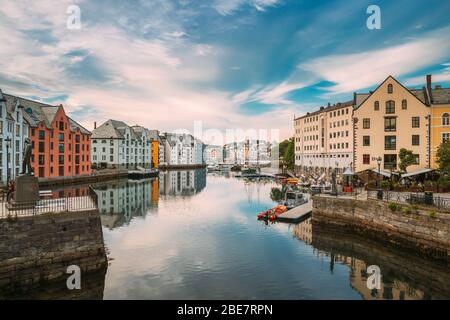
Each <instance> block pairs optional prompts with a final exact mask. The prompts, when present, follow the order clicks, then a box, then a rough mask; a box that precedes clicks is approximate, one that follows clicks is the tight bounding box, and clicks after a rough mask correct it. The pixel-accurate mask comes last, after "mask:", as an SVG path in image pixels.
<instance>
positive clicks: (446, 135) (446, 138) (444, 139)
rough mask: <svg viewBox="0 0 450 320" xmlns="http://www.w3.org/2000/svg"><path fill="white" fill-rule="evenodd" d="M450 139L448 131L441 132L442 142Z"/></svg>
mask: <svg viewBox="0 0 450 320" xmlns="http://www.w3.org/2000/svg"><path fill="white" fill-rule="evenodd" d="M449 140H450V133H448V132H445V133H443V134H442V143H444V142H447V141H449Z"/></svg>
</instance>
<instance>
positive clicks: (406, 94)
mask: <svg viewBox="0 0 450 320" xmlns="http://www.w3.org/2000/svg"><path fill="white" fill-rule="evenodd" d="M425 95H426V90H425V89H419V90H416V89H414V90H410V89H407V88H405V87H404V86H403V85H402V84H400V83H399V82H398V81H397V80H396V79H394V78H393V77H392V76H389V77H388V78H387V79H386V80H385V81H383V83H381V84H380V85H379V86H378V88H376V89H375V90H374V91H373V92H371V93H366V94H358V93H355V95H354V110H353V122H354V134H355V137H354V159H353V163H354V164H355V165H354V170H355V171H356V172H361V171H364V170H367V169H375V170H377V169H378V163H377V159H378V158H381V170H386V171H388V172H389V171H391V170H392V171H396V170H398V164H399V159H398V153H399V151H400V149H401V148H406V149H408V150H412V151H413V153H414V155H415V158H416V161H415V164H414V165H412V166H410V167H408V171H411V172H413V171H417V170H419V169H423V168H428V167H429V165H430V159H429V152H428V150H429V118H430V116H429V114H430V108H429V107H428V106H427V105H426V99H425Z"/></svg>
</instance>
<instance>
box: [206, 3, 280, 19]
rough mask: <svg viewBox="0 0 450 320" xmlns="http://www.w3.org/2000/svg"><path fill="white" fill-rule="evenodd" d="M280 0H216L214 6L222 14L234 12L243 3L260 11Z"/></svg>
mask: <svg viewBox="0 0 450 320" xmlns="http://www.w3.org/2000/svg"><path fill="white" fill-rule="evenodd" d="M279 2H280V1H279V0H215V1H214V8H215V9H216V10H217V12H219V13H220V14H222V15H229V14H233V13H234V12H235V11H236V10H238V9H239V8H240V7H241V6H243V5H250V6H252V7H254V8H255V9H256V10H258V11H265V10H266V9H267V7H273V6H275V5H277V4H278V3H279Z"/></svg>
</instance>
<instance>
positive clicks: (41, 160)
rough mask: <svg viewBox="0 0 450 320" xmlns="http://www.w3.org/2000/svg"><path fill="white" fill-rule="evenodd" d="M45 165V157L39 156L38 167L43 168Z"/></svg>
mask: <svg viewBox="0 0 450 320" xmlns="http://www.w3.org/2000/svg"><path fill="white" fill-rule="evenodd" d="M44 164H45V157H44V156H43V155H39V165H41V166H43V165H44Z"/></svg>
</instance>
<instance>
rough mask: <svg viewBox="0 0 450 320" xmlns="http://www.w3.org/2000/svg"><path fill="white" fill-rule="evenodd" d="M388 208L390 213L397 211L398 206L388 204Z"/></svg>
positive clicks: (391, 203)
mask: <svg viewBox="0 0 450 320" xmlns="http://www.w3.org/2000/svg"><path fill="white" fill-rule="evenodd" d="M388 208H389V209H390V210H391V211H397V210H398V209H399V206H398V204H396V203H395V202H390V203H389V204H388Z"/></svg>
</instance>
